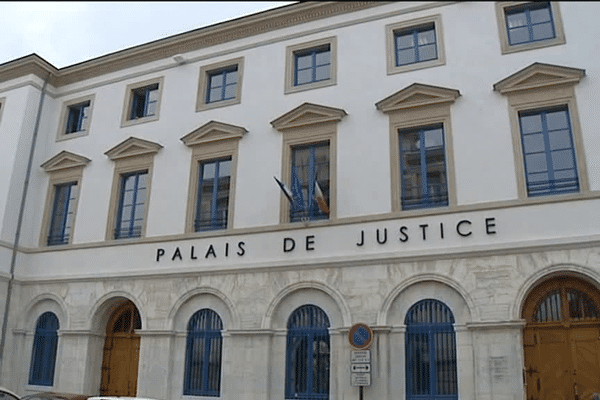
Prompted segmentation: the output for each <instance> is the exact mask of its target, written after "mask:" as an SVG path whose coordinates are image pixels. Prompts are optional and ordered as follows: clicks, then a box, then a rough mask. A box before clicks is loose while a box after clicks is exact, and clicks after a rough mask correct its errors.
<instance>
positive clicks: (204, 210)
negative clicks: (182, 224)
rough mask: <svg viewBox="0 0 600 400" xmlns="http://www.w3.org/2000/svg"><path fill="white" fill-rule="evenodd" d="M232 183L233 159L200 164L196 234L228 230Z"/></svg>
mask: <svg viewBox="0 0 600 400" xmlns="http://www.w3.org/2000/svg"><path fill="white" fill-rule="evenodd" d="M230 183H231V157H228V158H224V159H220V160H212V161H205V162H201V163H200V165H199V171H198V203H197V206H196V220H195V222H194V227H195V231H196V232H199V231H205V230H210V229H224V228H227V214H228V212H229V186H230Z"/></svg>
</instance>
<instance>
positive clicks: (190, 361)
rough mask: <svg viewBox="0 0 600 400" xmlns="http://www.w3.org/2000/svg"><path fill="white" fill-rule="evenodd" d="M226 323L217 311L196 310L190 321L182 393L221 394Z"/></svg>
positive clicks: (194, 394) (196, 394)
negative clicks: (223, 333) (222, 356)
mask: <svg viewBox="0 0 600 400" xmlns="http://www.w3.org/2000/svg"><path fill="white" fill-rule="evenodd" d="M221 330H223V323H222V321H221V318H220V317H219V316H218V315H217V313H216V312H214V311H212V310H209V309H202V310H200V311H197V312H196V313H195V314H194V315H192V317H191V318H190V321H189V322H188V334H187V347H186V353H185V354H186V355H185V378H184V379H185V380H184V384H183V394H184V395H192V396H215V397H216V396H219V393H220V390H221V352H222V346H223V343H222V337H221Z"/></svg>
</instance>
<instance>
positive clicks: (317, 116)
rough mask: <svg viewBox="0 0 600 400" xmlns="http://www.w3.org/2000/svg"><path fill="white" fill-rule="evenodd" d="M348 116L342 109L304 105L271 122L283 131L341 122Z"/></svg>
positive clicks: (310, 104)
mask: <svg viewBox="0 0 600 400" xmlns="http://www.w3.org/2000/svg"><path fill="white" fill-rule="evenodd" d="M346 115H348V114H347V113H346V111H344V110H342V109H340V108H333V107H327V106H321V105H318V104H313V103H304V104H302V105H300V106H298V107H296V108H294V109H293V110H292V111H289V112H287V113H285V114H283V115H282V116H281V117H279V118H277V119H274V120H273V121H271V125H273V128H275V129H277V130H279V131H281V130H284V129H289V128H298V127H301V126H307V125H314V124H321V123H324V122H339V121H341V120H342V118H344V116H346Z"/></svg>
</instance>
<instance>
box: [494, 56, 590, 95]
mask: <svg viewBox="0 0 600 400" xmlns="http://www.w3.org/2000/svg"><path fill="white" fill-rule="evenodd" d="M584 76H585V70H584V69H579V68H570V67H562V66H560V65H551V64H542V63H533V64H531V65H530V66H528V67H526V68H523V69H522V70H520V71H518V72H516V73H514V74H512V75H511V76H509V77H507V78H504V79H503V80H501V81H500V82H498V83H496V84H495V85H494V90H496V91H498V92H500V93H502V94H504V93H510V92H517V91H521V90H528V89H537V88H543V87H549V86H555V85H564V84H576V83H577V82H579V81H580V80H581V78H583V77H584Z"/></svg>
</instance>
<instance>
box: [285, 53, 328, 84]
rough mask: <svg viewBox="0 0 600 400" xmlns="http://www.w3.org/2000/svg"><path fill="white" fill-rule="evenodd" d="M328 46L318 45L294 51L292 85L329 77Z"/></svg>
mask: <svg viewBox="0 0 600 400" xmlns="http://www.w3.org/2000/svg"><path fill="white" fill-rule="evenodd" d="M330 69H331V51H330V46H329V45H325V46H320V47H316V48H313V49H308V50H302V51H297V52H295V53H294V86H298V85H304V84H306V83H312V82H319V81H323V80H327V79H329V78H330V74H331V71H330Z"/></svg>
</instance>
